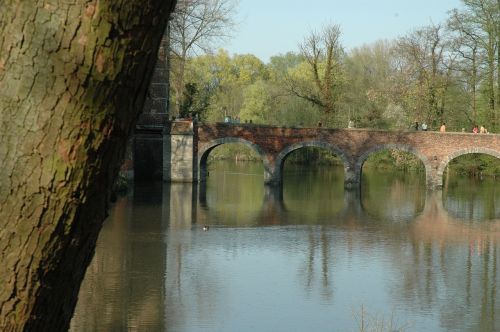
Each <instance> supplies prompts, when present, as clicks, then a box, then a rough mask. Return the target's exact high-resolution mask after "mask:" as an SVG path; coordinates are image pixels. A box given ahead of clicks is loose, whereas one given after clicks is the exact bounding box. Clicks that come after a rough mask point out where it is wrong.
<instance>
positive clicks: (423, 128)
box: [422, 122, 427, 131]
mask: <svg viewBox="0 0 500 332" xmlns="http://www.w3.org/2000/svg"><path fill="white" fill-rule="evenodd" d="M422 130H423V131H427V123H425V122H424V123H422Z"/></svg>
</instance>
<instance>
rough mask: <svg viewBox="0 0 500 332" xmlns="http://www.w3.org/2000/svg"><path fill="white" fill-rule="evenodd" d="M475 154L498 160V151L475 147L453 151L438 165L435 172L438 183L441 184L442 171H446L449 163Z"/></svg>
mask: <svg viewBox="0 0 500 332" xmlns="http://www.w3.org/2000/svg"><path fill="white" fill-rule="evenodd" d="M476 153H481V154H486V155H489V156H492V157H496V158H498V159H500V151H496V150H493V149H488V148H481V147H475V148H466V149H460V150H457V151H454V152H452V153H450V154H449V155H447V156H446V158H444V159H443V161H441V163H440V164H439V167H438V170H437V177H438V179H440V182H442V179H443V173H444V170H445V169H446V167H447V166H448V164H449V163H450V161H452V160H453V159H455V158H457V157H460V156H464V155H467V154H476Z"/></svg>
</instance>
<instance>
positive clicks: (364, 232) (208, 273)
mask: <svg viewBox="0 0 500 332" xmlns="http://www.w3.org/2000/svg"><path fill="white" fill-rule="evenodd" d="M204 225H207V226H208V227H209V229H208V231H204V230H203V226H204ZM499 241H500V186H498V180H496V182H495V180H493V179H490V180H487V179H484V180H482V181H472V180H468V179H464V178H458V177H453V176H450V177H449V178H448V179H447V182H446V185H445V186H444V188H443V190H442V191H436V192H427V191H426V188H425V178H424V175H422V174H411V173H410V174H408V173H406V174H405V173H397V172H393V171H391V172H383V171H368V170H367V171H365V172H364V174H363V180H362V188H361V190H360V191H359V192H344V189H343V170H342V169H339V168H334V167H333V168H332V167H317V168H314V169H307V170H306V169H304V168H301V167H293V166H287V168H286V169H285V172H284V184H283V188H282V189H281V190H279V189H274V190H270V189H268V188H265V186H264V185H263V169H262V166H261V165H255V164H248V163H243V164H235V163H217V164H216V165H212V166H211V170H210V176H209V178H208V181H207V183H206V184H205V185H200V186H192V185H190V184H172V185H170V184H162V183H156V184H141V185H136V186H135V187H134V188H133V190H131V191H130V192H129V193H128V195H127V196H125V197H121V198H119V199H118V201H117V202H116V203H115V204H114V205H113V208H112V210H111V211H110V217H109V218H108V219H107V221H106V222H105V224H104V227H103V230H102V232H101V234H100V237H99V241H98V245H97V248H96V253H95V257H94V260H93V262H92V264H91V265H90V267H89V269H88V271H87V274H86V277H85V280H84V282H83V284H82V288H81V291H80V295H79V300H78V304H77V308H76V312H75V315H74V318H73V320H72V324H71V331H362V330H363V331H500V301H499V300H500V296H499V294H498V293H499V291H500V290H497V285H499V283H498V281H499V278H500V277H499V276H500V271H498V269H499V268H500V266H499V259H500V255H498V244H499Z"/></svg>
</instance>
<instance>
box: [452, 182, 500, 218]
mask: <svg viewBox="0 0 500 332" xmlns="http://www.w3.org/2000/svg"><path fill="white" fill-rule="evenodd" d="M499 190H500V188H499V186H498V180H495V179H491V178H485V179H483V180H478V179H471V178H464V177H451V178H450V179H449V180H448V181H447V182H446V185H445V187H444V189H443V205H444V206H445V208H446V210H447V211H448V212H449V213H450V214H451V215H453V216H454V217H455V218H458V219H462V220H465V221H470V222H477V221H484V220H488V219H489V220H492V219H498V218H500V195H498V193H499Z"/></svg>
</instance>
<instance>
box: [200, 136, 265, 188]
mask: <svg viewBox="0 0 500 332" xmlns="http://www.w3.org/2000/svg"><path fill="white" fill-rule="evenodd" d="M229 143H238V144H243V145H246V146H248V147H250V148H251V149H252V150H254V151H255V152H257V154H258V155H259V156H260V157H261V158H262V162H263V163H264V172H265V173H268V172H269V171H268V170H269V167H270V166H269V159H268V158H267V155H266V153H265V152H264V150H262V148H261V147H260V146H258V145H257V144H255V143H252V142H250V141H247V140H246V139H243V138H239V137H224V138H218V139H215V140H212V141H210V142H208V143H205V144H203V146H202V147H201V149H200V150H199V151H198V167H199V177H198V178H199V179H200V180H201V181H204V180H205V179H206V176H207V159H208V156H209V154H210V152H211V151H212V150H213V149H215V148H216V147H218V146H221V145H223V144H229ZM265 175H266V174H264V176H265Z"/></svg>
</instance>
